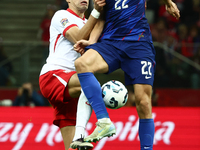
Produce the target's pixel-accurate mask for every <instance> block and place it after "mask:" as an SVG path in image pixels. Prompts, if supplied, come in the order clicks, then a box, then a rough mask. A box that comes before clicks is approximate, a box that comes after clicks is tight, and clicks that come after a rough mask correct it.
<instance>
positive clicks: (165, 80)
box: [147, 0, 200, 89]
mask: <svg viewBox="0 0 200 150" xmlns="http://www.w3.org/2000/svg"><path fill="white" fill-rule="evenodd" d="M173 1H174V2H175V3H176V4H177V6H178V8H179V10H180V14H181V17H180V19H179V20H176V19H175V18H173V17H172V16H170V15H169V14H168V13H167V12H166V10H165V6H164V4H163V1H162V0H148V1H147V18H149V20H148V21H149V24H150V28H151V32H152V38H153V41H154V42H159V43H162V44H163V45H164V48H168V50H169V52H167V51H165V50H164V48H163V47H159V46H156V45H155V49H156V62H157V64H156V76H155V84H154V85H155V88H158V87H159V88H161V87H169V88H194V89H196V88H200V70H199V69H196V68H195V67H193V66H192V65H190V64H188V63H187V60H191V61H193V62H194V64H195V63H196V64H199V65H200V35H199V30H200V0H173ZM174 53H178V54H181V55H182V56H184V57H182V58H183V60H182V59H180V58H178V57H177V55H174Z"/></svg>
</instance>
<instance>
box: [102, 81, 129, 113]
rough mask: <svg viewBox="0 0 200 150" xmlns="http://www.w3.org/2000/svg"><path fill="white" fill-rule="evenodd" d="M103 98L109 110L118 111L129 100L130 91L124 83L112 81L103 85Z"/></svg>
mask: <svg viewBox="0 0 200 150" xmlns="http://www.w3.org/2000/svg"><path fill="white" fill-rule="evenodd" d="M101 89H102V97H103V100H104V103H105V105H106V107H107V108H110V109H118V108H121V107H123V106H124V105H125V104H126V102H127V100H128V90H127V88H126V87H125V86H124V84H123V83H121V82H120V81H116V80H111V81H108V82H106V83H105V84H103V85H102V87H101Z"/></svg>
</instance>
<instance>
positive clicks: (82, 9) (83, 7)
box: [80, 5, 88, 12]
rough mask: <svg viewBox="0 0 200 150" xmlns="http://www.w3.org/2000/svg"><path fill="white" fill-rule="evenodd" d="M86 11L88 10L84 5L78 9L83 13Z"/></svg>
mask: <svg viewBox="0 0 200 150" xmlns="http://www.w3.org/2000/svg"><path fill="white" fill-rule="evenodd" d="M87 9H88V6H86V5H85V6H81V7H80V10H81V11H83V12H85V11H86V10H87Z"/></svg>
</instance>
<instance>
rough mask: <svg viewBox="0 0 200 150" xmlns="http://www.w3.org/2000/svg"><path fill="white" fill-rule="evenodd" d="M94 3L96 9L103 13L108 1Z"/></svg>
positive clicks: (101, 0)
mask: <svg viewBox="0 0 200 150" xmlns="http://www.w3.org/2000/svg"><path fill="white" fill-rule="evenodd" d="M93 2H94V8H95V9H96V10H97V11H99V12H100V11H102V10H103V6H105V5H106V1H105V0H93Z"/></svg>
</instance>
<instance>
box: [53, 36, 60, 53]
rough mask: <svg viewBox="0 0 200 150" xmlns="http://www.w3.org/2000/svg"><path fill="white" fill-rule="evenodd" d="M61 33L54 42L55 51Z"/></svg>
mask: <svg viewBox="0 0 200 150" xmlns="http://www.w3.org/2000/svg"><path fill="white" fill-rule="evenodd" d="M60 36H61V34H58V36H57V38H56V42H55V44H54V52H55V49H56V45H57V42H58V39H59V38H60Z"/></svg>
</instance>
